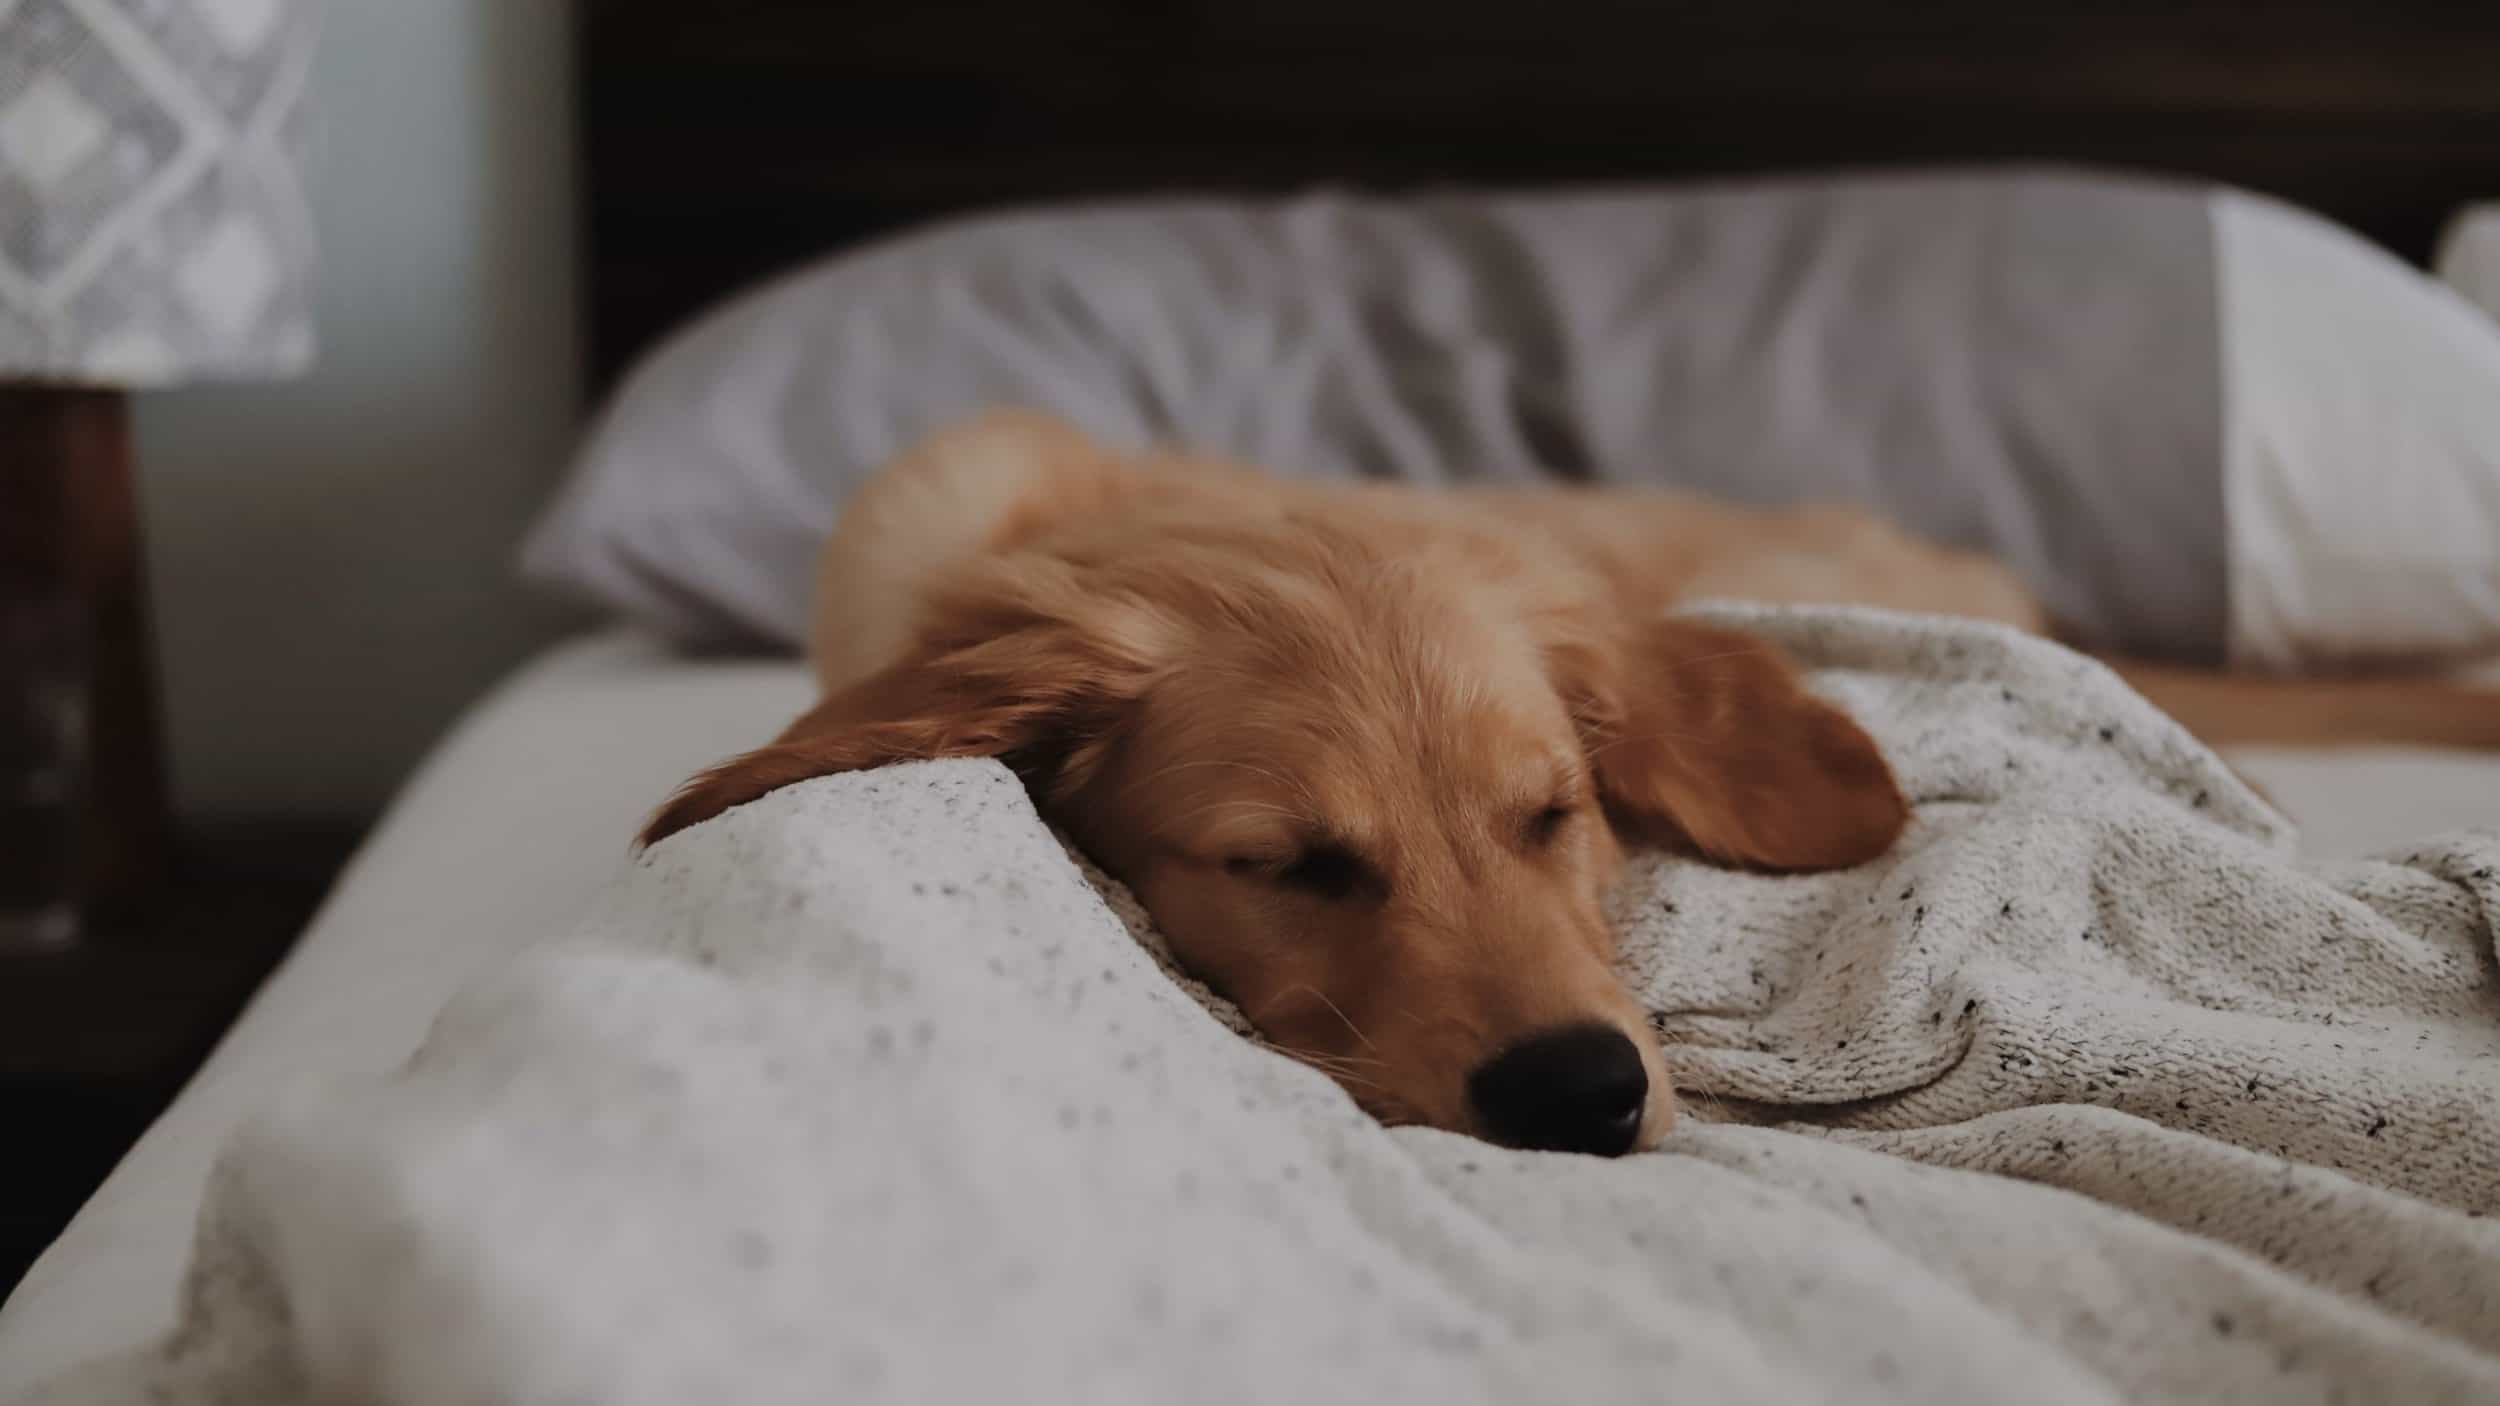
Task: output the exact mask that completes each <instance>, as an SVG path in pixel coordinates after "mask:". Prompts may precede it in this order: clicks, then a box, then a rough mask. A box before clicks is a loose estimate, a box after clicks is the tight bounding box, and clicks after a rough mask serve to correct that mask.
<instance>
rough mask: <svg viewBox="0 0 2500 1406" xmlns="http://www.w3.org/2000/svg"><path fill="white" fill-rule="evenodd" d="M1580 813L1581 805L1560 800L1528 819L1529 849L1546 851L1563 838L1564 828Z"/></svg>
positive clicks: (1527, 835) (1527, 836)
mask: <svg viewBox="0 0 2500 1406" xmlns="http://www.w3.org/2000/svg"><path fill="white" fill-rule="evenodd" d="M1579 813H1580V806H1579V803H1578V802H1576V801H1569V800H1558V801H1555V802H1554V803H1553V804H1552V805H1549V806H1547V807H1545V808H1544V809H1543V810H1540V811H1538V812H1536V813H1535V814H1534V815H1531V816H1529V817H1528V825H1527V831H1526V838H1527V841H1528V848H1530V849H1544V848H1546V847H1548V846H1550V845H1552V844H1553V843H1554V841H1556V840H1558V839H1560V838H1562V832H1563V827H1564V826H1566V825H1569V824H1570V823H1571V818H1572V817H1573V816H1575V815H1578V814H1579Z"/></svg>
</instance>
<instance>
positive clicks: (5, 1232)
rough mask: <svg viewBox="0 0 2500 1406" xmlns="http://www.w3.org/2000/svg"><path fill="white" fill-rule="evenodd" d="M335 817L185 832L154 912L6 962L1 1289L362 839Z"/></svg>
mask: <svg viewBox="0 0 2500 1406" xmlns="http://www.w3.org/2000/svg"><path fill="white" fill-rule="evenodd" d="M356 839H357V832H356V831H355V830H353V829H350V828H345V827H340V826H335V825H313V824H292V823H289V824H253V825H223V826H215V827H204V828H198V829H193V830H189V831H186V832H185V833H183V834H182V835H181V836H180V839H179V843H178V844H177V846H176V852H175V858H174V863H173V865H172V869H171V873H170V875H169V879H168V882H167V883H166V884H165V885H164V886H163V888H162V889H161V890H160V891H159V893H158V894H157V895H156V896H155V897H154V899H153V901H151V902H150V903H149V904H148V906H147V909H146V912H145V913H144V914H143V915H140V916H138V917H136V918H134V919H132V920H129V921H126V922H123V923H119V924H116V925H114V926H111V927H109V928H104V929H100V930H98V931H97V932H96V933H94V934H93V935H92V936H91V937H90V938H88V939H87V940H86V941H84V942H83V943H81V944H80V945H78V946H76V947H74V948H71V949H69V950H66V951H62V952H58V953H38V954H22V955H8V956H0V1127H5V1128H7V1129H8V1130H9V1133H8V1137H7V1143H8V1147H9V1152H8V1153H7V1155H6V1156H5V1157H0V1295H4V1294H5V1292H6V1290H7V1288H8V1287H9V1286H11V1285H14V1284H15V1283H16V1282H17V1280H18V1278H19V1277H20V1276H21V1275H22V1274H24V1273H25V1270H26V1267H27V1265H29V1264H31V1263H32V1262H33V1260H34V1257H35V1256H36V1255H37V1254H39V1253H41V1251H42V1250H43V1248H44V1246H45V1245H47V1244H49V1243H51V1241H52V1238H53V1237H54V1236H55V1235H57V1234H59V1232H60V1229H61V1227H62V1226H63V1225H64V1224H66V1223H67V1222H68V1220H69V1218H70V1216H71V1215H73V1214H75V1213H76V1211H77V1210H78V1208H79V1206H80V1205H82V1204H84V1202H85V1201H86V1198H87V1196H88V1194H89V1193H90V1192H92V1191H93V1190H94V1189H95V1187H96V1184H97V1183H98V1182H100V1181H102V1180H103V1178H104V1175H105V1174H106V1173H107V1172H109V1171H111V1170H112V1168H113V1164H114V1163H115V1162H116V1161H118V1160H119V1159H120V1157H121V1155H122V1153H123V1152H125V1151H127V1150H128V1148H129V1146H130V1144H131V1142H132V1141H133V1140H135V1139H136V1138H137V1137H138V1135H139V1134H140V1133H141V1132H143V1131H145V1130H146V1128H147V1125H148V1123H149V1121H150V1120H151V1119H153V1118H154V1117H155V1116H156V1115H157V1113H158V1112H160V1111H162V1109H163V1108H164V1106H165V1104H166V1103H167V1102H168V1101H169V1100H170V1099H171V1098H172V1097H173V1096H174V1094H175V1093H177V1092H179V1091H180V1089H181V1087H182V1084H183V1082H184V1081H185V1080H187V1079H188V1078H190V1076H191V1074H192V1072H193V1071H194V1070H196V1069H197V1068H198V1067H199V1065H200V1062H201V1060H203V1059H204V1058H206V1057H207V1055H208V1052H209V1051H210V1050H211V1049H212V1048H213V1047H214V1046H215V1044H216V1042H217V1039H218V1037H219V1036H220V1035H221V1034H222V1033H223V1032H224V1031H225V1029H226V1027H227V1026H228V1025H229V1024H230V1023H231V1022H232V1021H233V1019H234V1017H235V1015H236V1014H237V1013H238V1012H239V1011H241V1009H242V1007H243V1003H244V1002H245V1001H247V1000H248V999H250V997H251V994H252V992H253V991H254V990H256V989H257V988H258V987H259V985H260V982H261V980H262V979H263V978H264V977H266V976H267V975H268V974H269V972H270V970H271V969H272V968H273V967H275V966H276V965H277V963H278V960H279V959H280V958H281V957H283V956H284V955H285V954H286V951H287V948H288V947H289V945H290V944H292V943H293V942H294V940H295V937H296V935H297V934H298V933H300V932H301V931H302V930H303V928H304V925H305V923H306V922H308V921H309V920H310V919H311V917H312V915H313V911H314V909H315V908H316V907H318V906H319V904H320V902H321V899H322V897H323V895H324V894H325V893H327V892H328V890H329V885H330V880H331V878H332V876H334V875H335V874H336V873H337V872H338V869H339V866H340V865H341V864H343V863H344V862H345V861H346V858H347V856H348V853H349V852H350V851H351V850H352V849H353V847H354V845H355V842H356Z"/></svg>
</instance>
